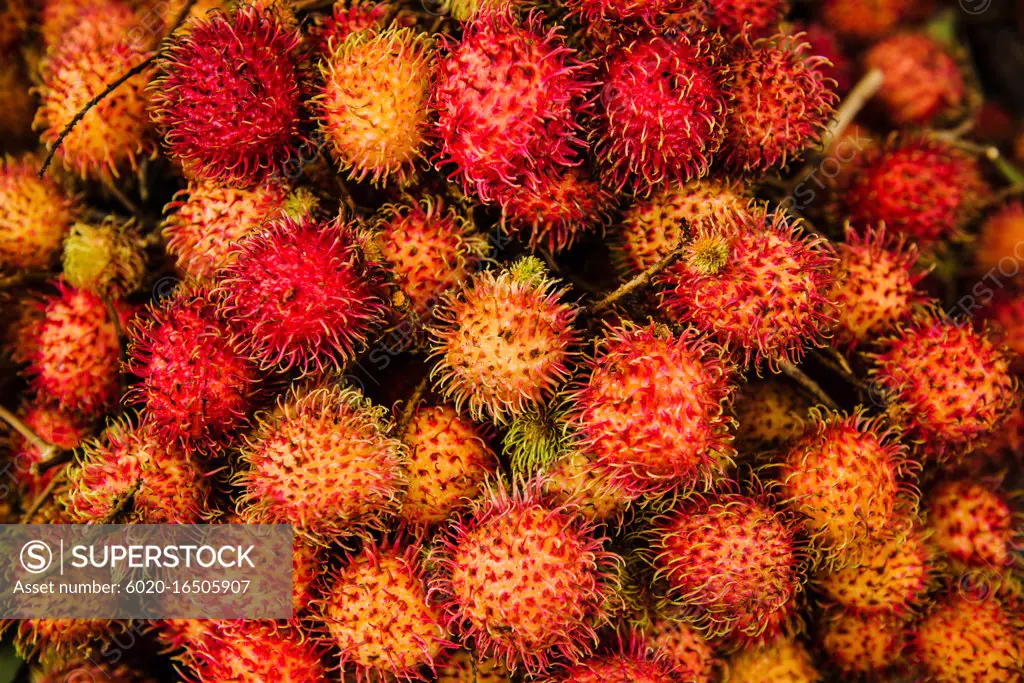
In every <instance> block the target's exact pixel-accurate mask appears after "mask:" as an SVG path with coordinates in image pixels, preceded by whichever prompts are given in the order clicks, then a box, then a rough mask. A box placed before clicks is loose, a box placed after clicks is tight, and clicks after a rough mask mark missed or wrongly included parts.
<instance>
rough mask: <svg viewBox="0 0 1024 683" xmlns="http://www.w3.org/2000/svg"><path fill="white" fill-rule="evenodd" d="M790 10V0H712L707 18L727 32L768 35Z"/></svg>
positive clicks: (754, 36) (726, 34)
mask: <svg viewBox="0 0 1024 683" xmlns="http://www.w3.org/2000/svg"><path fill="white" fill-rule="evenodd" d="M788 11H789V0H711V2H710V3H709V5H708V10H707V19H706V21H707V25H708V26H709V27H711V28H712V29H716V30H718V31H721V33H722V35H725V36H729V37H731V36H735V35H739V34H742V33H745V34H748V35H749V36H750V37H752V38H764V37H767V36H769V35H771V34H772V33H774V32H775V31H777V30H778V28H779V22H780V21H782V17H783V16H784V15H785V14H786V13H787V12H788Z"/></svg>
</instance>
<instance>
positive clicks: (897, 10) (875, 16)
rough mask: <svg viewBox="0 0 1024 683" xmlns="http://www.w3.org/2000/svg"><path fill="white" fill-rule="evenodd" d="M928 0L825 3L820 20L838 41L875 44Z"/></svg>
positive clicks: (853, 0) (828, 0)
mask: <svg viewBox="0 0 1024 683" xmlns="http://www.w3.org/2000/svg"><path fill="white" fill-rule="evenodd" d="M931 4H932V1H931V0H824V2H822V7H821V17H822V19H823V20H824V21H825V23H826V24H827V25H828V26H829V27H831V28H832V30H834V31H835V32H836V33H838V34H839V35H840V36H841V37H843V38H845V39H847V40H854V41H863V42H868V41H874V40H878V39H879V38H883V37H884V36H885V35H887V34H888V33H890V32H892V31H893V30H894V29H895V28H896V27H897V26H898V25H899V24H901V23H903V22H904V21H905V20H907V19H909V18H910V17H911V16H913V15H915V14H917V13H919V12H921V8H922V7H923V6H925V5H929V6H930V5H931Z"/></svg>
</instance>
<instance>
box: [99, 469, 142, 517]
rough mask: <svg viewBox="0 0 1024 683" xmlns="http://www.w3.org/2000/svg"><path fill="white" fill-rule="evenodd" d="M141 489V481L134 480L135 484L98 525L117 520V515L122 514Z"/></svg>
mask: <svg viewBox="0 0 1024 683" xmlns="http://www.w3.org/2000/svg"><path fill="white" fill-rule="evenodd" d="M140 488H142V479H136V480H135V483H133V484H132V486H131V488H130V489H128V490H127V491H125V493H124V495H123V496H121V498H120V499H119V500H118V501H117V505H115V506H114V509H113V510H111V511H110V512H109V513H108V514H107V516H106V517H104V518H103V521H101V522H100V524H113V523H114V520H116V519H117V517H118V515H120V514H121V513H122V512H124V509H125V508H126V507H128V504H129V503H131V502H132V501H134V500H135V494H136V493H138V492H139V489H140Z"/></svg>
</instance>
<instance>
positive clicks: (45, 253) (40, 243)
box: [0, 154, 79, 272]
mask: <svg viewBox="0 0 1024 683" xmlns="http://www.w3.org/2000/svg"><path fill="white" fill-rule="evenodd" d="M40 163H41V160H40V159H38V158H37V157H36V156H35V155H33V154H26V155H23V156H21V157H10V156H5V157H4V158H3V161H2V163H0V270H3V271H6V272H14V271H19V270H45V269H47V268H49V267H50V266H51V265H53V263H54V262H55V261H56V260H57V256H58V255H59V254H60V248H61V245H62V244H63V241H64V235H65V234H67V232H68V230H69V229H70V228H71V224H72V223H73V222H74V221H75V219H76V218H77V215H78V213H79V206H78V202H77V200H76V199H74V198H72V197H69V196H68V195H67V194H66V193H65V192H64V191H63V190H62V189H61V187H60V186H59V185H58V184H57V183H56V182H54V180H53V179H52V178H51V177H50V176H46V177H43V178H40V177H38V176H37V175H36V169H37V168H39V164H40Z"/></svg>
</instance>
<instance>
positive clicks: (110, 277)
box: [64, 217, 146, 299]
mask: <svg viewBox="0 0 1024 683" xmlns="http://www.w3.org/2000/svg"><path fill="white" fill-rule="evenodd" d="M145 275H146V261H145V255H144V254H143V252H142V244H141V241H140V238H139V232H138V229H137V228H136V226H135V223H134V221H128V222H127V223H121V222H120V221H118V220H117V219H116V218H114V217H108V218H106V219H104V220H103V221H102V222H101V223H100V224H99V225H92V224H89V223H75V224H74V225H73V226H72V227H71V232H70V233H69V234H68V236H67V239H65V241H64V279H65V280H67V282H68V284H70V285H71V286H72V287H75V288H78V289H84V290H87V291H90V292H92V293H93V294H96V295H98V296H100V297H103V298H106V299H123V298H124V297H126V296H128V295H129V294H133V293H134V292H136V291H137V290H138V289H139V287H141V286H142V279H143V277H145Z"/></svg>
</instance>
